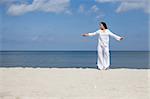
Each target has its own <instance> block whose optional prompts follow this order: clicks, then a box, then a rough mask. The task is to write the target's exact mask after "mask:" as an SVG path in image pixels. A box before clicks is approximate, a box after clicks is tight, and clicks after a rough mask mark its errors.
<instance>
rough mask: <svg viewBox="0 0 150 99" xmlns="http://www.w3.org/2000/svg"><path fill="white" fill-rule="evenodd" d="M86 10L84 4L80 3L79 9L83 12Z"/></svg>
mask: <svg viewBox="0 0 150 99" xmlns="http://www.w3.org/2000/svg"><path fill="white" fill-rule="evenodd" d="M84 10H85V8H84V5H80V6H79V10H78V11H79V12H81V13H82V12H84Z"/></svg>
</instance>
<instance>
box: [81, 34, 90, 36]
mask: <svg viewBox="0 0 150 99" xmlns="http://www.w3.org/2000/svg"><path fill="white" fill-rule="evenodd" d="M81 35H82V36H89V35H88V33H85V34H81Z"/></svg>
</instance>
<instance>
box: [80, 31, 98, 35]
mask: <svg viewBox="0 0 150 99" xmlns="http://www.w3.org/2000/svg"><path fill="white" fill-rule="evenodd" d="M98 33H99V32H98V31H96V32H93V33H85V34H82V36H95V35H97V34H98Z"/></svg>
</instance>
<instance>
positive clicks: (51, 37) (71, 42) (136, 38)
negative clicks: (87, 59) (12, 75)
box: [0, 0, 150, 51]
mask: <svg viewBox="0 0 150 99" xmlns="http://www.w3.org/2000/svg"><path fill="white" fill-rule="evenodd" d="M148 4H149V2H148V0H0V42H1V44H0V50H96V46H97V36H95V37H82V36H81V34H83V33H87V32H94V31H96V30H97V29H98V23H99V22H100V21H105V22H106V23H107V25H108V27H109V29H110V30H111V31H112V32H114V33H115V34H118V35H120V36H123V37H125V39H124V40H123V41H121V42H118V41H116V40H115V39H113V38H111V39H110V50H127V51H130V50H137V51H142V50H146V51H147V50H149V49H148V36H149V30H148V27H149V25H148V23H149V14H150V9H149V8H148Z"/></svg>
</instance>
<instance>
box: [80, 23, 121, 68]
mask: <svg viewBox="0 0 150 99" xmlns="http://www.w3.org/2000/svg"><path fill="white" fill-rule="evenodd" d="M95 35H99V38H98V47H97V49H98V58H97V66H98V69H100V70H107V69H109V66H110V53H109V36H111V37H113V38H115V39H116V40H118V41H121V40H123V37H120V36H118V35H116V34H114V33H112V32H111V31H110V30H109V29H108V28H107V25H106V23H105V22H100V29H99V30H97V31H96V32H93V33H85V34H82V36H95Z"/></svg>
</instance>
